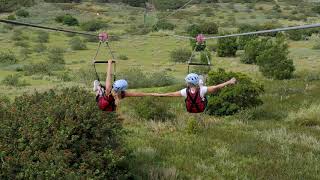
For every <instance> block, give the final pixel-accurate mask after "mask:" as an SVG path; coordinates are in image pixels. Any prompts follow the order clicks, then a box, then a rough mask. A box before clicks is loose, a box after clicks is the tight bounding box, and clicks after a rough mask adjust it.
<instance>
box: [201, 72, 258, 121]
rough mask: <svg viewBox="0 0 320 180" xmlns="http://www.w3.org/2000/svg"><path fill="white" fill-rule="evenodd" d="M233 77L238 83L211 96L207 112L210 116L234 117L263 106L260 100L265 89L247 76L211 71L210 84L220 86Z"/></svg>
mask: <svg viewBox="0 0 320 180" xmlns="http://www.w3.org/2000/svg"><path fill="white" fill-rule="evenodd" d="M232 77H235V78H236V79H237V81H238V83H237V84H235V85H233V86H228V87H225V88H223V89H222V90H220V91H218V92H217V93H216V94H213V95H209V97H208V106H207V110H206V112H207V113H208V114H210V115H219V116H222V115H232V114H235V113H237V112H239V111H240V110H243V109H247V108H251V107H255V106H258V105H261V104H262V100H261V99H260V98H259V96H260V94H261V93H263V91H264V88H263V86H262V85H259V84H257V83H255V82H252V80H251V79H250V78H249V77H248V76H247V75H245V74H242V73H234V72H226V71H225V70H223V69H219V70H217V71H211V72H210V73H209V76H208V84H210V85H214V84H220V83H223V82H225V81H227V80H229V79H231V78H232Z"/></svg>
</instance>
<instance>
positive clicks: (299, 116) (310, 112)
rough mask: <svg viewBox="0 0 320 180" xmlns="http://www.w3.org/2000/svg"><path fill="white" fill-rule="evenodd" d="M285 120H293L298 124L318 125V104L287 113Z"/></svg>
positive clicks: (319, 117)
mask: <svg viewBox="0 0 320 180" xmlns="http://www.w3.org/2000/svg"><path fill="white" fill-rule="evenodd" d="M287 121H293V122H294V123H295V124H298V125H300V126H309V127H310V126H320V105H318V104H312V105H311V106H310V107H302V108H300V109H299V110H298V111H294V112H291V113H289V115H288V117H287Z"/></svg>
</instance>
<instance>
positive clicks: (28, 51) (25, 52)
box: [20, 48, 32, 60]
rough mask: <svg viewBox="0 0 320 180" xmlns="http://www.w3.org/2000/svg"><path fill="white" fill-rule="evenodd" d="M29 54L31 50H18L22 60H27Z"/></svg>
mask: <svg viewBox="0 0 320 180" xmlns="http://www.w3.org/2000/svg"><path fill="white" fill-rule="evenodd" d="M30 54H32V50H31V49H29V48H22V49H21V50H20V56H21V57H22V59H23V60H26V59H28V58H29V55H30Z"/></svg>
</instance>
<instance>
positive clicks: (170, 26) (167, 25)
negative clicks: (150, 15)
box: [152, 19, 175, 31]
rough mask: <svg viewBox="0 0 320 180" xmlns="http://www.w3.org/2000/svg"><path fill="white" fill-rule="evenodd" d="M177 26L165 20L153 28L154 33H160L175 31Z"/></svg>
mask: <svg viewBox="0 0 320 180" xmlns="http://www.w3.org/2000/svg"><path fill="white" fill-rule="evenodd" d="M174 28H175V25H174V24H172V23H170V22H168V21H167V20H165V19H161V20H159V21H158V22H157V23H156V24H155V25H154V26H153V27H152V29H153V30H154V31H159V30H174Z"/></svg>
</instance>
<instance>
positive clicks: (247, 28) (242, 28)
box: [237, 24, 259, 50]
mask: <svg viewBox="0 0 320 180" xmlns="http://www.w3.org/2000/svg"><path fill="white" fill-rule="evenodd" d="M238 29H239V33H245V32H254V31H257V30H259V28H258V27H257V26H255V25H250V24H241V25H239V27H238ZM256 38H258V36H257V35H249V36H239V37H238V42H237V43H238V49H239V50H243V49H244V47H245V45H246V44H247V43H248V42H249V41H251V40H252V39H256Z"/></svg>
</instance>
